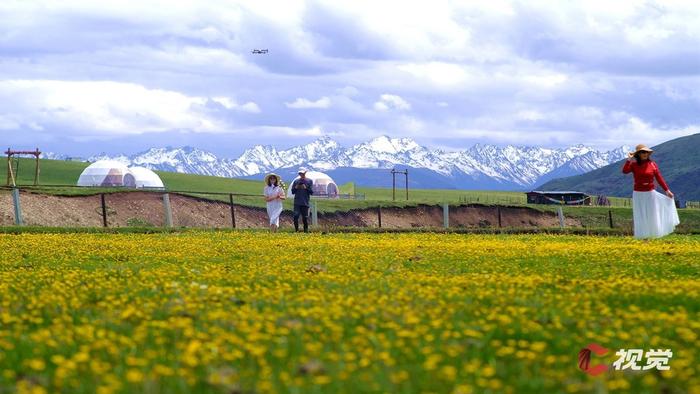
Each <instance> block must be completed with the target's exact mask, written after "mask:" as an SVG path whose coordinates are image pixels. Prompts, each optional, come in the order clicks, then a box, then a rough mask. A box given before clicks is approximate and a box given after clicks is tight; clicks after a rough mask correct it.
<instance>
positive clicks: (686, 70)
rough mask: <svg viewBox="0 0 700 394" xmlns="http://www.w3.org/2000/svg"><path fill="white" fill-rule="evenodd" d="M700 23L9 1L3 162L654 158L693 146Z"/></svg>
mask: <svg viewBox="0 0 700 394" xmlns="http://www.w3.org/2000/svg"><path fill="white" fill-rule="evenodd" d="M699 20H700V4H698V3H697V2H696V1H673V0H664V1H614V2H611V1H596V0H585V1H570V2H569V1H567V2H552V1H533V0H528V1H504V0H487V1H464V2H459V1H439V0H431V1H429V2H428V1H408V2H407V1H379V0H372V1H364V0H353V1H295V0H284V1H281V0H280V1H266V0H255V1H245V2H244V1H240V2H238V1H223V0H207V1H196V0H189V1H187V0H182V1H179V0H167V1H149V0H138V1H110V0H100V1H93V0H64V1H61V2H56V1H52V0H46V1H42V0H2V1H0V21H2V23H0V141H2V143H0V145H3V146H2V147H3V148H5V146H11V147H13V148H32V149H33V148H35V147H39V148H40V149H42V150H44V151H52V152H57V153H63V154H69V155H78V156H88V155H91V154H97V153H101V152H105V153H108V154H116V153H126V154H131V153H136V152H139V151H143V150H146V149H148V148H149V147H153V146H158V147H160V146H184V145H189V146H195V147H198V148H202V149H206V150H210V151H212V152H214V153H216V154H218V155H221V156H224V157H235V156H237V155H238V154H240V153H241V152H242V151H243V150H244V149H245V148H247V147H249V146H251V145H253V144H271V145H275V146H277V147H280V148H285V147H289V146H296V145H300V144H304V143H307V142H310V141H312V140H314V139H316V138H318V137H320V136H322V135H327V136H330V137H332V138H333V139H335V140H336V141H338V142H339V143H341V145H346V146H349V145H352V144H355V143H359V142H362V141H366V140H369V139H371V138H374V137H377V136H380V135H388V136H390V137H408V138H413V139H415V140H416V141H418V142H419V143H421V144H423V145H426V146H429V147H433V148H440V149H447V150H461V149H467V148H469V147H470V146H472V145H474V144H476V143H479V144H495V145H500V146H504V145H507V144H513V145H528V146H546V147H564V146H570V145H574V144H585V145H589V146H593V147H595V148H598V149H602V150H607V149H612V148H615V147H618V146H621V145H631V146H634V145H636V144H637V143H646V144H649V145H654V144H657V143H660V142H663V141H666V140H669V139H673V138H677V137H680V136H684V135H689V134H694V133H697V132H700V23H698V21H699ZM256 49H257V50H261V52H266V53H253V52H254V50H256ZM262 50H267V51H262Z"/></svg>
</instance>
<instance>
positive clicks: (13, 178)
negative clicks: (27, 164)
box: [5, 148, 41, 186]
mask: <svg viewBox="0 0 700 394" xmlns="http://www.w3.org/2000/svg"><path fill="white" fill-rule="evenodd" d="M5 154H6V155H7V185H8V186H10V185H11V186H17V175H18V174H17V173H18V171H19V156H22V155H31V156H34V159H35V162H36V165H35V166H34V185H35V186H36V185H38V184H39V156H40V155H41V152H40V151H39V148H36V150H33V151H32V150H12V149H10V148H7V150H6V151H5ZM13 159H15V160H14V161H15V163H16V165H13V164H12V162H13Z"/></svg>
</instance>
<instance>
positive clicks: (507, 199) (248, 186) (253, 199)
mask: <svg viewBox="0 0 700 394" xmlns="http://www.w3.org/2000/svg"><path fill="white" fill-rule="evenodd" d="M87 165H88V163H84V162H71V161H60V160H41V176H40V183H41V185H42V186H45V187H38V188H37V189H36V190H37V191H39V192H42V193H51V194H59V195H89V194H96V193H102V192H115V191H121V192H123V191H134V190H133V189H122V188H106V189H103V188H78V187H70V185H75V183H76V182H77V179H78V177H79V175H80V173H81V172H82V170H83V169H84V168H85V167H87ZM33 166H34V162H33V160H30V159H21V160H20V171H19V177H18V183H19V184H20V185H31V183H32V181H33V173H34V172H33V169H34V167H33ZM157 173H158V175H159V176H160V177H161V179H162V180H163V183H164V184H165V185H166V188H167V189H168V190H175V191H186V192H189V193H187V194H189V195H193V196H197V197H202V198H206V199H212V200H220V201H225V202H228V200H229V196H228V195H217V194H207V192H213V193H234V194H237V195H236V196H235V198H234V201H235V203H237V204H242V205H248V206H255V207H264V206H265V202H264V200H263V199H262V198H261V197H258V196H259V195H261V193H262V182H260V181H254V180H245V179H234V178H222V177H215V176H205V175H195V174H181V173H174V172H162V171H157ZM52 185H54V186H52ZM59 185H60V186H59ZM340 189H341V193H357V195H358V196H362V197H363V198H362V199H356V200H323V199H319V200H318V202H317V204H318V210H319V212H335V211H347V210H351V209H366V208H373V207H377V206H378V205H381V206H383V207H407V206H416V205H419V204H427V205H435V204H443V203H448V204H450V205H459V204H473V203H476V204H484V205H507V206H524V205H527V204H526V199H525V193H522V192H508V191H487V190H482V191H480V190H432V189H411V190H409V199H408V200H406V199H405V191H404V190H401V189H397V191H396V201H393V199H392V190H391V189H390V188H367V187H358V186H355V185H354V184H353V183H349V184H346V185H341V186H340ZM241 194H242V195H253V196H241ZM609 199H610V200H611V203H612V204H613V207H611V208H607V207H589V206H565V207H563V209H564V213H565V215H566V216H567V217H574V218H578V219H580V220H581V221H582V223H583V224H584V226H586V227H591V228H596V227H598V228H600V227H608V226H609V219H608V210H611V211H612V213H613V219H614V220H613V221H614V226H615V227H621V228H631V226H632V211H631V209H630V200H629V199H627V198H616V197H610V198H609ZM527 206H528V207H531V208H533V209H537V210H540V211H551V212H553V211H556V210H557V209H558V207H556V206H551V205H533V204H529V205H527ZM285 207H286V208H287V209H291V207H292V202H291V201H289V200H288V201H285ZM679 214H680V216H681V226H679V230H680V231H683V230H692V229H698V228H700V210H697V209H681V210H679Z"/></svg>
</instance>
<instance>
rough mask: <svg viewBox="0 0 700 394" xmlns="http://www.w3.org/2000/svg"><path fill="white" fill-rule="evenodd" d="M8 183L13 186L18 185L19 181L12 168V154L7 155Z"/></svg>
mask: <svg viewBox="0 0 700 394" xmlns="http://www.w3.org/2000/svg"><path fill="white" fill-rule="evenodd" d="M7 184H8V185H11V186H13V187H14V186H17V182H15V172H14V170H13V169H12V155H11V154H8V155H7Z"/></svg>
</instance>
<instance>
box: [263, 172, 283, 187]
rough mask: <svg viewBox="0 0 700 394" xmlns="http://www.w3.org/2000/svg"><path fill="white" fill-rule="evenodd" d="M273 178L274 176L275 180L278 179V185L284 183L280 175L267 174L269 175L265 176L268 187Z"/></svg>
mask: <svg viewBox="0 0 700 394" xmlns="http://www.w3.org/2000/svg"><path fill="white" fill-rule="evenodd" d="M273 176H274V177H275V178H277V184H278V185H279V184H280V183H281V182H282V178H280V176H279V175H277V174H274V173H272V174H267V175H265V184H266V185H267V183H268V182H269V180H270V178H272V177H273Z"/></svg>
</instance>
